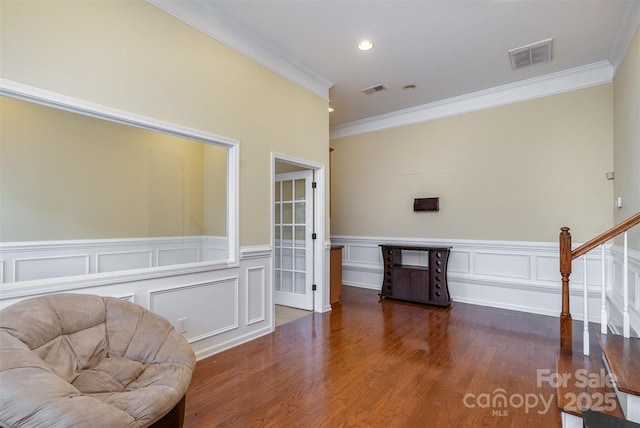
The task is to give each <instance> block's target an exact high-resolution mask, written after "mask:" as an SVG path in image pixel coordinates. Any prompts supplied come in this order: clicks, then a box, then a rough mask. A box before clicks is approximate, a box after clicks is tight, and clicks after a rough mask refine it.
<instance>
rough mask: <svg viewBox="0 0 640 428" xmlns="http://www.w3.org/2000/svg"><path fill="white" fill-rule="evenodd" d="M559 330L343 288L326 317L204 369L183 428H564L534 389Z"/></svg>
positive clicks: (493, 313)
mask: <svg viewBox="0 0 640 428" xmlns="http://www.w3.org/2000/svg"><path fill="white" fill-rule="evenodd" d="M558 325H559V322H558V318H553V317H544V316H538V315H532V314H526V313H520V312H512V311H507V310H501V309H494V308H485V307H480V306H474V305H467V304H461V303H456V302H454V303H453V305H452V307H451V308H448V309H443V308H436V307H430V306H426V305H418V304H411V303H405V302H399V301H393V300H386V299H385V300H381V301H380V300H379V299H378V295H377V292H376V291H372V290H365V289H359V288H354V287H344V288H343V294H342V297H341V303H340V304H339V305H334V309H333V311H332V312H330V313H325V314H315V313H314V314H312V315H311V316H307V317H303V318H301V319H298V320H296V321H292V322H290V323H288V324H285V325H282V326H280V327H278V328H277V329H276V331H275V333H273V334H270V335H268V336H264V337H262V338H259V339H256V340H254V341H252V342H250V343H247V344H244V345H241V346H238V347H235V348H233V349H230V350H228V351H225V352H222V353H220V354H217V355H214V356H212V357H210V358H207V359H205V360H202V361H199V362H198V364H197V366H196V370H195V373H194V376H193V380H192V382H191V386H190V387H189V390H188V391H187V406H186V417H185V427H186V428H196V427H198V428H200V427H243V428H244V427H493V426H500V427H559V426H560V416H559V412H558V409H557V400H556V397H555V389H554V388H553V387H552V386H551V385H550V383H549V382H548V381H546V380H544V379H542V380H539V377H544V375H545V374H546V375H547V376H549V375H552V374H553V373H555V351H556V349H557V348H558V346H559V339H558V337H559V332H558ZM538 370H541V371H542V372H540V374H539V373H538ZM545 379H546V378H545ZM501 398H502V399H501ZM545 403H546V404H545Z"/></svg>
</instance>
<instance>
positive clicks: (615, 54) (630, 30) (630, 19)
mask: <svg viewBox="0 0 640 428" xmlns="http://www.w3.org/2000/svg"><path fill="white" fill-rule="evenodd" d="M626 17H627V20H626V22H625V23H624V25H622V27H621V28H620V34H619V35H618V38H617V40H616V43H615V45H614V46H613V47H612V54H611V57H610V58H609V62H610V63H611V64H612V65H613V74H614V76H615V74H616V73H617V72H618V67H620V64H622V61H623V60H624V57H625V54H626V53H627V50H629V45H630V44H631V41H632V40H633V36H634V35H635V33H636V31H637V30H638V27H639V26H640V2H634V3H630V4H629V10H628V11H627V13H626Z"/></svg>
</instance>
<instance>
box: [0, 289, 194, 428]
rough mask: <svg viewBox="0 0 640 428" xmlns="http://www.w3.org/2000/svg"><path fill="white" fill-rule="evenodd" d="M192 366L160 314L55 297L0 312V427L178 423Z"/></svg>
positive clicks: (86, 298) (117, 303) (106, 300)
mask: <svg viewBox="0 0 640 428" xmlns="http://www.w3.org/2000/svg"><path fill="white" fill-rule="evenodd" d="M194 368H195V356H194V353H193V350H192V349H191V347H190V346H189V344H188V343H187V341H186V340H185V339H184V338H183V337H182V336H181V335H180V334H179V333H178V332H177V330H175V329H174V328H173V326H172V325H171V324H170V323H169V322H168V321H167V320H166V319H164V318H163V317H161V316H159V315H156V314H153V313H151V312H149V311H147V310H146V309H144V308H143V307H141V306H139V305H136V304H133V303H130V302H126V301H123V300H120V299H116V298H111V297H99V296H92V295H84V294H55V295H48V296H43V297H36V298H33V299H29V300H24V301H21V302H18V303H15V304H14V305H12V306H9V307H7V308H5V309H3V310H2V311H0V426H8V427H23V426H24V427H32V426H34V427H36V426H37V427H64V428H69V427H90V428H99V427H109V428H113V427H119V428H122V427H148V426H154V427H163V426H171V427H180V426H182V421H183V419H184V403H185V401H184V395H185V392H186V390H187V387H188V386H189V382H190V381H191V375H192V373H193V369H194Z"/></svg>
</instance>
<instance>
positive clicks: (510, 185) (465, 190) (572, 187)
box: [331, 84, 613, 242]
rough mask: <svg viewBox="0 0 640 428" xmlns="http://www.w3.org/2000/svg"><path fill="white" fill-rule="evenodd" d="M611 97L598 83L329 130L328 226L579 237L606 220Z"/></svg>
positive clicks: (370, 232)
mask: <svg viewBox="0 0 640 428" xmlns="http://www.w3.org/2000/svg"><path fill="white" fill-rule="evenodd" d="M612 103H613V88H612V85H610V84H609V85H601V86H597V87H592V88H588V89H583V90H578V91H573V92H568V93H563V94H559V95H554V96H548V97H544V98H539V99H535V100H530V101H526V102H520V103H516V104H510V105H505V106H501V107H496V108H491V109H487V110H483V111H478V112H473V113H467V114H462V115H458V116H453V117H448V118H444V119H439V120H435V121H430V122H424V123H419V124H414V125H410V126H404V127H400V128H395V129H388V130H384V131H379V132H373V133H369V134H363V135H358V136H352V137H346V138H341V139H336V140H334V141H332V142H331V146H332V147H333V148H335V151H334V152H333V153H332V169H333V170H332V180H333V181H332V201H331V202H332V218H331V220H332V222H331V226H332V227H331V229H332V230H331V233H332V235H356V236H380V237H417V238H444V239H447V238H450V239H486V240H505V241H548V242H555V241H557V239H558V234H559V232H560V228H561V227H562V226H569V227H571V229H572V232H573V235H574V242H580V241H582V242H584V241H585V240H588V239H590V238H592V237H593V236H595V235H596V234H599V233H601V232H602V231H604V230H606V229H607V228H609V227H611V226H612V224H613V212H612V208H611V206H612V205H611V201H612V196H613V183H611V182H610V181H607V180H606V178H605V173H606V172H607V171H611V170H612V169H613V108H612ZM436 196H437V197H440V211H439V212H437V213H426V212H422V213H416V212H413V200H414V198H421V197H436Z"/></svg>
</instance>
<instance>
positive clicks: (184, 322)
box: [176, 317, 188, 333]
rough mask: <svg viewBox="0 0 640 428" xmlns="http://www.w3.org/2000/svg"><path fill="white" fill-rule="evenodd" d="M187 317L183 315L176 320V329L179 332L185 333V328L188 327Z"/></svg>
mask: <svg viewBox="0 0 640 428" xmlns="http://www.w3.org/2000/svg"><path fill="white" fill-rule="evenodd" d="M187 321H188V318H187V317H184V318H178V322H177V324H178V325H177V326H176V329H177V330H178V332H179V333H186V332H187V329H188V327H187V326H188V322H187Z"/></svg>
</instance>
